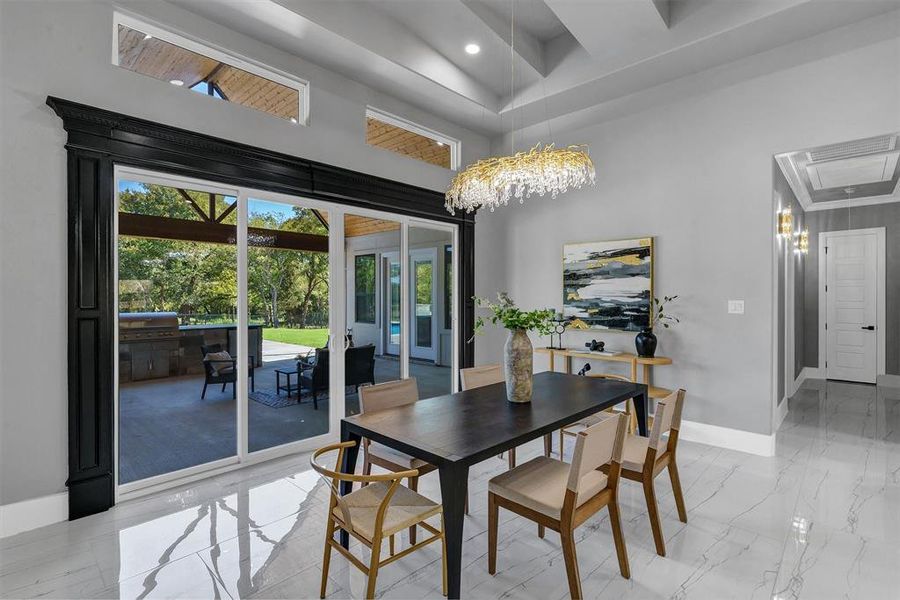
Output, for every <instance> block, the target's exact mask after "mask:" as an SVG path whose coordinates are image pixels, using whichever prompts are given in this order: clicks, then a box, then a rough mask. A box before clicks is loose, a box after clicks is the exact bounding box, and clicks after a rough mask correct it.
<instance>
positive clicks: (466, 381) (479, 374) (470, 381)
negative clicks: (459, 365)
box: [459, 365, 505, 391]
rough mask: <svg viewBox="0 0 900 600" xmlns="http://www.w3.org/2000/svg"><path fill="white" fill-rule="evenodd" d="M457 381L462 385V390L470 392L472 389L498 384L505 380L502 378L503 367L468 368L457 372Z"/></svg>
mask: <svg viewBox="0 0 900 600" xmlns="http://www.w3.org/2000/svg"><path fill="white" fill-rule="evenodd" d="M459 380H460V383H462V389H463V391H465V390H471V389H474V388H480V387H484V386H486V385H491V384H493V383H500V382H502V381H504V380H505V377H504V376H503V367H502V366H500V365H483V366H481V367H469V368H468V369H462V370H461V371H460V372H459Z"/></svg>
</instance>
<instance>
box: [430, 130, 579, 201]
mask: <svg viewBox="0 0 900 600" xmlns="http://www.w3.org/2000/svg"><path fill="white" fill-rule="evenodd" d="M595 177H596V173H595V171H594V163H593V161H591V157H590V156H589V155H588V149H587V146H569V147H568V148H555V147H554V146H553V144H547V145H546V146H544V147H543V148H541V145H540V144H537V145H536V146H534V147H533V148H532V149H531V150H529V151H528V152H517V153H515V154H513V155H512V156H494V157H491V158H486V159H482V160H479V161H478V162H476V163H474V164H472V165H469V166H468V167H466V169H465V170H464V171H462V172H461V173H459V174H458V175H457V176H456V177H454V178H453V181H452V182H451V183H450V188H449V189H448V190H447V193H446V195H445V202H444V206H445V207H446V208H447V210H448V211H449V212H450V214H456V211H457V210H464V211H466V212H472V211H473V210H477V209H478V208H481V207H484V206H486V207H489V208H490V209H491V212H493V211H494V209H495V208H496V207H498V206H500V205H506V204H508V203H509V201H510V199H511V198H516V199H518V200H519V202H520V203H523V202H524V201H525V198H528V197H529V196H531V195H532V194H537V195H538V196H544V195H545V194H548V193H549V194H550V196H551V197H552V198H556V197H557V196H558V195H559V194H564V193H565V192H566V191H568V189H569V188H576V189H577V188H580V187H582V186H583V185H585V184H586V183H587V184H590V185H593V184H594V180H595Z"/></svg>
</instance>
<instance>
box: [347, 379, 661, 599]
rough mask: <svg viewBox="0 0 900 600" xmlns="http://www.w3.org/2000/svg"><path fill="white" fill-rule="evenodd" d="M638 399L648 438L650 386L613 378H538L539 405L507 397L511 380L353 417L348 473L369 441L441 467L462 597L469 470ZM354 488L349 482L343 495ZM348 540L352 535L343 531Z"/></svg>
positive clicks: (450, 551)
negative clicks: (507, 383)
mask: <svg viewBox="0 0 900 600" xmlns="http://www.w3.org/2000/svg"><path fill="white" fill-rule="evenodd" d="M629 398H633V399H634V407H635V414H636V416H637V421H638V430H639V432H640V434H641V435H644V436H646V435H647V411H648V405H647V386H646V385H644V384H640V383H630V382H625V381H617V380H610V379H600V378H592V377H580V376H577V375H567V374H565V373H555V372H544V373H538V374H536V375H535V376H534V391H533V394H532V399H531V402H527V403H521V404H519V403H512V402H509V401H507V399H506V386H505V385H504V384H503V383H497V384H493V385H488V386H485V387H481V388H476V389H472V390H467V391H464V392H458V393H456V394H447V395H445V396H437V397H434V398H428V399H424V400H419V401H418V402H415V403H413V404H408V405H406V406H400V407H396V408H391V409H388V410H382V411H378V412H374V413H364V414H360V415H355V416H352V417H347V418H345V419H343V420H342V421H341V441H356V442H357V444H356V446H354V447H352V448H348V449H347V450H346V452H345V453H344V462H343V465H342V468H343V470H344V472H345V473H353V472H354V471H355V469H356V458H357V455H358V453H359V441H360V439H361V438H368V439H370V440H373V441H376V442H379V443H381V444H384V445H385V446H390V447H391V448H395V449H397V450H400V451H401V452H405V453H406V454H409V455H411V456H415V457H416V458H420V459H422V460H424V461H427V462H429V463H431V464H434V465H437V467H438V472H439V475H440V482H441V501H442V503H443V508H444V527H445V531H446V538H447V573H448V591H449V595H448V597H449V598H459V594H460V571H461V568H462V539H463V521H464V518H465V515H464V512H465V502H466V495H467V489H466V488H467V484H468V476H469V467H470V466H471V465H474V464H477V463H479V462H481V461H483V460H486V459H488V458H491V457H495V456H497V455H498V454H499V453H501V452H505V451H507V450H509V449H510V448H515V447H516V446H519V445H521V444H524V443H526V442H529V441H531V440H534V439H537V438H540V437H542V436H544V435H546V434H549V433H552V432H553V431H556V430H558V429H559V428H561V427H563V426H565V425H569V424H571V423H575V422H577V421H579V420H581V419H583V418H584V417H587V416H589V415H592V414H594V413H597V412H599V411H601V410H604V409H607V408H610V407H612V406H615V405H616V404H619V403H621V402H625V401H626V400H628V399H629ZM351 489H352V484H351V483H350V482H344V483H342V484H341V494H348V493H350V491H351ZM341 543H342V544H343V545H344V547H347V545H348V544H349V535H348V534H347V533H346V532H343V531H342V532H341Z"/></svg>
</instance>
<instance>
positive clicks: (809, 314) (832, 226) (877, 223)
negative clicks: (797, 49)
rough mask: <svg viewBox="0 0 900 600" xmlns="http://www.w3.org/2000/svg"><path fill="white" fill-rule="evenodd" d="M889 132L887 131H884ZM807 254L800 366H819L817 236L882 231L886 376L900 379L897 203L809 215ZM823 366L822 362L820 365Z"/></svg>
mask: <svg viewBox="0 0 900 600" xmlns="http://www.w3.org/2000/svg"><path fill="white" fill-rule="evenodd" d="M886 131H888V130H886ZM804 216H805V218H806V222H807V224H808V226H809V245H810V249H809V254H808V255H807V256H805V257H804V258H805V260H804V277H805V284H806V285H805V288H804V301H805V318H804V346H805V348H804V353H803V355H802V356H803V364H804V365H805V366H807V367H818V366H819V234H820V233H822V232H826V231H846V230H848V229H867V228H870V227H884V228H885V241H886V249H885V251H886V260H885V271H886V278H885V284H886V285H885V315H886V323H885V325H886V329H887V331H886V335H885V372H887V373H888V374H891V375H900V203H897V202H895V203H892V204H880V205H872V206H859V207H854V208H839V209H834V210H823V211H810V212H807V213H806V214H805V215H804ZM822 366H824V360H823V365H822Z"/></svg>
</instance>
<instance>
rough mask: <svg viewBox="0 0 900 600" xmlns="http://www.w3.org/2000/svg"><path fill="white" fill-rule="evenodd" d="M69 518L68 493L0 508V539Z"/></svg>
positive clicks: (32, 499) (14, 503) (5, 505)
mask: <svg viewBox="0 0 900 600" xmlns="http://www.w3.org/2000/svg"><path fill="white" fill-rule="evenodd" d="M68 518H69V493H68V492H60V493H58V494H50V495H49V496H41V497H40V498H31V499H30V500H23V501H21V502H13V503H12V504H4V505H2V506H0V538H5V537H9V536H11V535H16V534H17V533H22V532H25V531H30V530H32V529H37V528H38V527H44V526H45V525H52V524H53V523H59V522H60V521H65V520H66V519H68Z"/></svg>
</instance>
